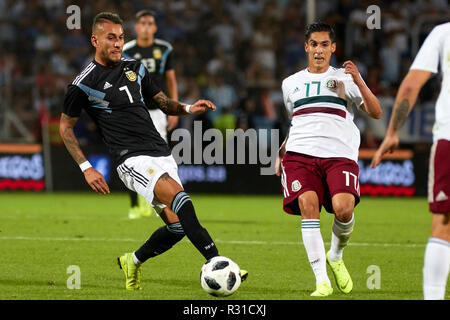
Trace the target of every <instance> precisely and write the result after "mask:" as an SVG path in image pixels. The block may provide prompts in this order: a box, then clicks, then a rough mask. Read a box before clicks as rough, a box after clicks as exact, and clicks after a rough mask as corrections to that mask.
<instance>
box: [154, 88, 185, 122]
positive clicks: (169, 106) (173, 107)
mask: <svg viewBox="0 0 450 320" xmlns="http://www.w3.org/2000/svg"><path fill="white" fill-rule="evenodd" d="M153 99H154V100H155V102H156V104H157V105H158V106H159V108H160V109H161V110H162V111H163V112H164V113H165V114H168V115H171V116H177V115H181V114H185V113H186V111H185V109H184V105H183V104H181V103H179V102H178V101H175V100H172V99H169V98H168V97H167V96H166V95H165V94H164V93H162V92H160V93H158V94H157V95H156V96H155V97H154V98H153Z"/></svg>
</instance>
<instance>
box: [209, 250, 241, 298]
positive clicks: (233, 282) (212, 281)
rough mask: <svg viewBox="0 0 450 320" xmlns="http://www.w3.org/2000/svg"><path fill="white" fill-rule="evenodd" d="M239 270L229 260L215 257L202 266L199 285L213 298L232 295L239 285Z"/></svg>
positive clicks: (235, 264) (234, 263)
mask: <svg viewBox="0 0 450 320" xmlns="http://www.w3.org/2000/svg"><path fill="white" fill-rule="evenodd" d="M240 273H241V269H240V268H239V266H238V265H237V263H236V262H234V261H233V260H231V259H230V258H227V257H223V256H217V257H214V258H212V259H210V260H208V261H206V263H205V264H204V265H203V266H202V270H201V272H200V283H201V285H202V288H203V289H204V290H205V291H206V292H207V293H209V294H210V295H213V296H215V297H226V296H229V295H231V294H233V293H234V292H235V291H236V290H237V289H238V288H239V286H240V285H241V275H240Z"/></svg>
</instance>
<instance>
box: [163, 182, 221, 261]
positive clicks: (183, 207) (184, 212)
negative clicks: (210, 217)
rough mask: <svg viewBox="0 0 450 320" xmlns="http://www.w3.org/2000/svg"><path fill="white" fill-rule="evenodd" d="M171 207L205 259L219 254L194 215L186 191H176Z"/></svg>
mask: <svg viewBox="0 0 450 320" xmlns="http://www.w3.org/2000/svg"><path fill="white" fill-rule="evenodd" d="M171 209H172V211H173V212H175V213H176V214H177V215H178V218H179V219H180V223H181V226H182V227H183V230H184V233H185V234H186V236H187V237H188V238H189V240H190V241H191V242H192V244H193V245H194V246H195V247H196V248H197V250H198V251H200V253H201V254H202V255H203V256H204V257H205V259H206V260H209V259H211V258H213V257H215V256H218V255H219V252H218V250H217V248H216V245H215V243H214V241H213V240H212V239H211V237H210V235H209V233H208V231H206V229H204V228H203V227H202V226H201V225H200V222H199V221H198V219H197V216H196V215H195V210H194V206H193V205H192V202H191V198H190V197H189V195H188V194H187V193H186V192H184V191H180V192H179V193H177V195H176V196H175V198H174V199H173V201H172V207H171Z"/></svg>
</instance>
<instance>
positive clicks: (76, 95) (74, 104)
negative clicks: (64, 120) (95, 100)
mask: <svg viewBox="0 0 450 320" xmlns="http://www.w3.org/2000/svg"><path fill="white" fill-rule="evenodd" d="M87 106H89V99H88V96H87V95H86V93H84V92H83V90H81V89H80V88H78V87H77V86H75V85H72V84H71V85H69V86H68V88H67V92H66V95H65V97H64V105H63V113H65V114H67V115H68V116H69V117H79V116H80V114H81V110H82V109H83V108H85V107H87Z"/></svg>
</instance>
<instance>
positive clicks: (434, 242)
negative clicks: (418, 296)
mask: <svg viewBox="0 0 450 320" xmlns="http://www.w3.org/2000/svg"><path fill="white" fill-rule="evenodd" d="M449 163H450V141H448V140H438V141H437V142H435V143H434V144H433V146H432V148H431V152H430V162H429V170H428V202H429V208H430V211H431V212H432V213H433V215H432V222H431V236H430V238H429V239H428V243H427V246H426V248H425V257H424V266H423V294H424V299H425V300H443V299H444V296H445V287H446V284H447V278H448V274H449V267H450V167H449V165H448V164H449Z"/></svg>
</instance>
